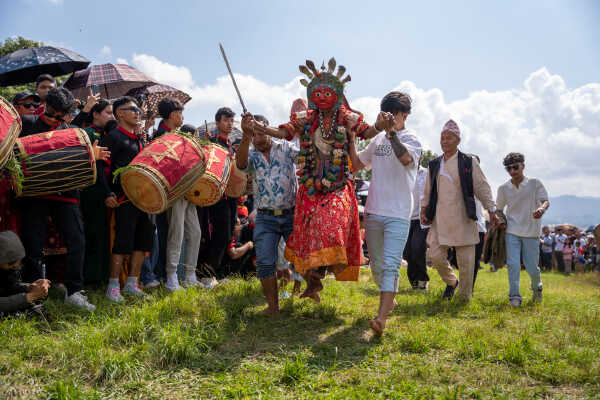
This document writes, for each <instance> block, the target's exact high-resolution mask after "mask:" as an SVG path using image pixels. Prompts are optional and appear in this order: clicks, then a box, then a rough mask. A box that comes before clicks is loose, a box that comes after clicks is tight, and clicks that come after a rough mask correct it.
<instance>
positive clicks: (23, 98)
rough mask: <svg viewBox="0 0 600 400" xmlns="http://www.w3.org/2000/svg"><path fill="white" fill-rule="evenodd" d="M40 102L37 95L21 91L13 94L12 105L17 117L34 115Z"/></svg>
mask: <svg viewBox="0 0 600 400" xmlns="http://www.w3.org/2000/svg"><path fill="white" fill-rule="evenodd" d="M40 101H41V99H40V96H38V95H37V94H35V93H31V92H28V91H23V92H19V93H17V94H15V96H14V97H13V101H12V103H13V106H15V109H16V110H17V112H18V113H19V115H34V114H35V111H36V110H37V109H38V107H39V106H40Z"/></svg>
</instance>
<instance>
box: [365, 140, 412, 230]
mask: <svg viewBox="0 0 600 400" xmlns="http://www.w3.org/2000/svg"><path fill="white" fill-rule="evenodd" d="M397 135H398V139H400V142H401V143H402V144H403V145H404V146H405V147H406V149H407V150H408V152H409V153H410V155H411V156H412V158H413V162H412V163H410V164H409V165H407V166H404V165H402V163H401V162H400V161H399V160H398V159H397V158H396V155H395V154H394V151H393V150H392V145H391V143H390V141H389V140H388V138H386V137H385V132H381V133H379V134H378V135H377V136H375V137H374V138H373V139H371V142H370V143H369V145H368V146H367V148H366V149H364V150H363V151H361V152H360V153H358V157H359V158H360V161H361V162H362V163H363V164H364V165H365V167H366V168H368V169H372V170H373V174H372V177H371V184H370V186H369V197H368V198H367V206H366V208H365V212H366V213H367V214H374V215H380V216H383V217H392V218H402V219H405V220H407V221H410V217H411V214H412V209H413V195H412V191H413V188H414V186H415V179H416V177H417V163H418V162H419V158H421V143H420V142H419V140H418V139H417V137H416V136H415V134H414V132H413V131H412V130H410V129H404V130H402V131H399V132H397Z"/></svg>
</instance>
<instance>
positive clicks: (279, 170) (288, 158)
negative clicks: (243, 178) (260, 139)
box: [246, 139, 300, 210]
mask: <svg viewBox="0 0 600 400" xmlns="http://www.w3.org/2000/svg"><path fill="white" fill-rule="evenodd" d="M271 140H272V142H271V143H272V145H271V153H270V162H269V161H267V158H266V157H265V156H264V155H263V154H262V153H261V152H260V151H258V150H256V149H254V148H253V149H251V150H250V151H249V152H248V167H247V169H246V172H248V173H250V174H251V175H252V178H253V181H254V182H253V184H254V185H253V186H254V206H255V208H267V209H277V210H285V209H288V208H292V207H294V206H295V204H296V193H297V192H298V182H297V180H296V165H295V162H296V160H297V157H298V152H299V151H300V149H299V148H298V145H297V144H296V143H294V142H289V141H287V140H278V139H271Z"/></svg>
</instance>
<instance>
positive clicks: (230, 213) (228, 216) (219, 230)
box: [207, 197, 237, 278]
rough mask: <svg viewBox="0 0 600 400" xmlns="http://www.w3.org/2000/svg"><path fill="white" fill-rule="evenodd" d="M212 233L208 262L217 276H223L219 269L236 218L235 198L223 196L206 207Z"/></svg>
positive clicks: (229, 241)
mask: <svg viewBox="0 0 600 400" xmlns="http://www.w3.org/2000/svg"><path fill="white" fill-rule="evenodd" d="M208 215H209V219H210V224H211V225H212V233H211V236H210V244H209V247H208V260H207V261H208V264H210V266H211V267H212V269H213V270H214V271H215V273H216V274H217V278H222V277H224V272H223V271H220V269H221V268H220V267H221V264H222V262H223V257H224V256H225V251H226V250H227V247H228V246H229V244H230V243H231V238H232V236H233V228H234V227H235V222H236V218H237V199H234V198H229V197H227V198H225V199H223V200H220V201H219V202H217V203H216V204H214V205H212V206H210V207H208Z"/></svg>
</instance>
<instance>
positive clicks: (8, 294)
mask: <svg viewBox="0 0 600 400" xmlns="http://www.w3.org/2000/svg"><path fill="white" fill-rule="evenodd" d="M15 261H16V260H15ZM29 307H31V303H29V302H28V301H27V285H26V284H24V283H23V282H22V281H21V271H20V270H18V269H11V270H0V314H2V313H10V312H14V311H19V310H23V309H26V308H29Z"/></svg>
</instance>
